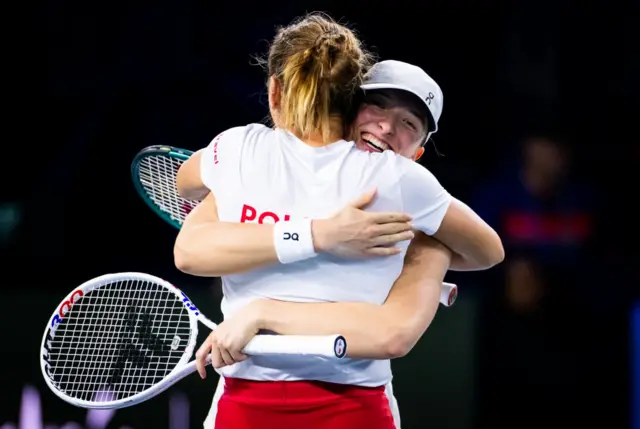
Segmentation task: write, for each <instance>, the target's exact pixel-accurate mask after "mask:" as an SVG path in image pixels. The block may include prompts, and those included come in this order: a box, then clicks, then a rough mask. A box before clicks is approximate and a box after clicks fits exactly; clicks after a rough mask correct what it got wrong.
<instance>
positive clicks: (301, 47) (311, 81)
mask: <svg viewBox="0 0 640 429" xmlns="http://www.w3.org/2000/svg"><path fill="white" fill-rule="evenodd" d="M266 63H267V64H266V65H267V71H268V73H269V76H275V77H276V78H277V79H278V81H279V83H280V85H281V90H282V95H281V104H280V115H279V119H280V122H281V124H280V125H281V126H285V127H287V128H290V129H292V130H293V131H294V132H297V133H299V134H300V135H301V136H308V135H310V134H311V133H313V132H316V131H318V130H319V131H320V132H321V135H322V140H323V142H324V143H328V142H329V141H328V140H329V138H330V132H331V120H332V118H334V117H335V116H338V117H339V118H340V119H341V120H344V117H345V115H347V114H348V113H349V112H350V110H351V108H352V106H353V98H354V94H355V93H356V91H357V90H358V88H359V86H360V84H361V83H362V78H363V76H364V74H365V73H366V71H367V70H368V68H369V67H370V65H371V56H370V55H369V54H368V53H367V52H366V51H365V50H364V48H363V47H362V45H361V43H360V40H358V38H357V37H356V35H355V34H354V33H353V31H351V30H350V29H349V28H347V27H345V26H344V25H341V24H338V23H337V22H335V21H334V20H333V19H331V18H330V17H329V16H327V15H324V14H320V13H312V14H309V15H307V16H305V17H302V18H300V19H299V20H297V21H294V22H293V23H292V24H290V25H288V26H286V27H283V28H280V29H279V30H278V32H277V34H276V36H275V38H274V39H273V42H272V43H271V46H270V48H269V56H268V59H267V62H266ZM343 123H344V122H343Z"/></svg>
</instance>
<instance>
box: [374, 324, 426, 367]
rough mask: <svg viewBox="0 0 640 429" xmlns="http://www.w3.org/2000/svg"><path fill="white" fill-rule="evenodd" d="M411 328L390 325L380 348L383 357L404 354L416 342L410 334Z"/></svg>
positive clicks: (391, 357)
mask: <svg viewBox="0 0 640 429" xmlns="http://www.w3.org/2000/svg"><path fill="white" fill-rule="evenodd" d="M411 332H412V329H406V327H404V328H403V327H400V326H397V327H390V329H388V332H387V335H385V336H384V338H383V344H382V347H381V350H383V351H384V352H383V354H384V356H382V358H383V359H397V358H401V357H404V356H406V355H407V354H409V352H410V351H411V350H412V349H413V346H415V345H416V343H417V340H418V339H417V338H414V337H413V336H412V335H411Z"/></svg>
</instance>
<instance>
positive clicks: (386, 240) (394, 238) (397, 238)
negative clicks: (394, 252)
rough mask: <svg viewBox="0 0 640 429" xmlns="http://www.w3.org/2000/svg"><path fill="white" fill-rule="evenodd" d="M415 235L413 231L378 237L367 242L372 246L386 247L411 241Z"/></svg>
mask: <svg viewBox="0 0 640 429" xmlns="http://www.w3.org/2000/svg"><path fill="white" fill-rule="evenodd" d="M414 236H415V234H414V233H413V231H404V232H399V233H397V234H387V235H379V236H377V237H373V238H372V239H370V240H369V243H371V244H372V245H373V246H388V245H390V244H396V243H399V242H401V241H407V240H412V239H413V237H414Z"/></svg>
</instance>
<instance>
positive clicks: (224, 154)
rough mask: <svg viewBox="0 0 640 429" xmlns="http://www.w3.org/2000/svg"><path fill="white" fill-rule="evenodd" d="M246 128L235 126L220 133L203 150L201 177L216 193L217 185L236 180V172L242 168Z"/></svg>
mask: <svg viewBox="0 0 640 429" xmlns="http://www.w3.org/2000/svg"><path fill="white" fill-rule="evenodd" d="M245 129H246V127H235V128H230V129H228V130H226V131H224V132H222V133H220V134H218V135H217V136H216V138H214V139H213V140H212V141H211V143H209V146H207V147H206V148H204V150H203V151H202V156H201V158H200V177H201V179H202V183H203V184H204V185H205V186H206V187H207V188H209V190H211V191H212V192H213V193H214V194H215V189H216V186H218V187H219V186H221V185H223V184H224V183H225V182H226V183H229V181H230V180H234V173H237V172H238V171H239V170H240V161H241V158H242V147H243V145H244V138H245V135H246V132H245Z"/></svg>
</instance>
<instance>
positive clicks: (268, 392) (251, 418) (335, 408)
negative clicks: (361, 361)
mask: <svg viewBox="0 0 640 429" xmlns="http://www.w3.org/2000/svg"><path fill="white" fill-rule="evenodd" d="M284 428H286V429H289V428H291V429H395V426H394V423H393V417H392V415H391V410H390V409H389V399H388V398H387V397H386V395H385V393H384V386H380V387H361V386H349V385H344V384H334V383H325V382H320V381H251V380H242V379H239V378H235V379H234V378H226V379H225V388H224V393H223V394H222V397H221V398H220V402H218V414H217V415H216V424H215V429H284Z"/></svg>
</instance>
